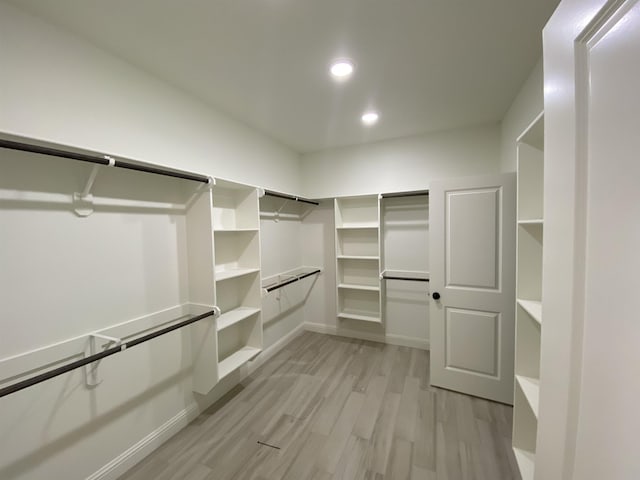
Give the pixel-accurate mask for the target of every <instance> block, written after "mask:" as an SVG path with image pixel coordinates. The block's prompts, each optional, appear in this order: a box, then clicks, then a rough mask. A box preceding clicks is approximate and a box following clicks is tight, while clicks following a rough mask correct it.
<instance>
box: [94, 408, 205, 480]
mask: <svg viewBox="0 0 640 480" xmlns="http://www.w3.org/2000/svg"><path fill="white" fill-rule="evenodd" d="M199 414H200V410H199V409H198V406H197V405H196V404H195V403H194V404H192V405H190V406H189V407H187V408H185V409H184V410H182V411H181V412H179V413H178V414H177V415H175V416H174V417H173V418H171V419H170V420H169V421H167V422H166V423H165V424H164V425H162V426H161V427H160V428H158V429H157V430H155V431H153V432H151V433H150V434H149V435H147V436H146V437H144V438H143V439H142V440H140V441H139V442H138V443H136V444H135V445H133V446H132V447H130V448H129V449H127V450H125V451H124V452H123V453H121V454H120V455H118V456H117V457H116V458H114V459H113V460H111V461H110V462H109V463H107V464H106V465H105V466H104V467H102V468H101V469H100V470H98V471H97V472H95V473H93V474H92V475H90V476H89V477H87V480H116V479H117V478H118V477H120V476H121V475H123V474H124V473H125V472H126V471H128V470H129V469H131V468H133V467H134V466H135V465H136V464H137V463H139V462H140V461H141V460H142V459H144V458H145V457H146V456H147V455H149V454H150V453H151V452H153V451H154V450H156V449H157V448H158V447H160V445H162V444H163V443H164V442H166V441H167V440H169V439H170V438H171V437H172V436H174V435H175V434H176V433H178V432H179V431H180V430H182V429H183V428H184V427H186V426H187V425H189V423H190V422H191V421H193V420H194V419H195V418H196V417H197V416H198V415H199Z"/></svg>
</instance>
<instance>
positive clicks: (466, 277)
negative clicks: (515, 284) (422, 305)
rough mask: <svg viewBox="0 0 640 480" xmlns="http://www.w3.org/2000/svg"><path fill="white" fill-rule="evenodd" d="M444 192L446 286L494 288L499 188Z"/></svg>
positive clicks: (496, 285)
mask: <svg viewBox="0 0 640 480" xmlns="http://www.w3.org/2000/svg"><path fill="white" fill-rule="evenodd" d="M446 195H447V198H446V209H447V211H446V215H445V222H446V225H445V235H446V238H445V250H446V255H447V266H446V270H445V275H446V278H447V280H446V285H447V287H467V288H482V289H487V288H488V289H492V290H495V289H497V288H498V279H499V272H498V270H499V261H498V260H499V258H500V252H499V250H500V241H499V236H498V233H499V232H498V229H497V227H498V223H499V219H498V218H497V213H498V211H499V210H498V207H499V202H500V189H497V188H489V189H484V190H460V191H453V192H447V194H446ZM470 239H473V241H469V240H470Z"/></svg>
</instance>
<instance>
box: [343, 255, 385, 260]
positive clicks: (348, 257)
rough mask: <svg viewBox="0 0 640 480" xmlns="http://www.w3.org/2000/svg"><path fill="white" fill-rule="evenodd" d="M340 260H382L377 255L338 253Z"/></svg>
mask: <svg viewBox="0 0 640 480" xmlns="http://www.w3.org/2000/svg"><path fill="white" fill-rule="evenodd" d="M337 258H338V260H380V257H379V256H377V255H338V256H337Z"/></svg>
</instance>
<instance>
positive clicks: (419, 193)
mask: <svg viewBox="0 0 640 480" xmlns="http://www.w3.org/2000/svg"><path fill="white" fill-rule="evenodd" d="M422 195H426V196H429V190H416V191H413V192H398V193H383V194H382V198H396V197H419V196H422Z"/></svg>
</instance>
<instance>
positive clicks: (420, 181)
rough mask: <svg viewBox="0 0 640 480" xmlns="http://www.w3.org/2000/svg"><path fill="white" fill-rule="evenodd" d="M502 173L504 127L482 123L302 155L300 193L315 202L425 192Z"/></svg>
mask: <svg viewBox="0 0 640 480" xmlns="http://www.w3.org/2000/svg"><path fill="white" fill-rule="evenodd" d="M499 169H500V128H499V126H498V125H483V126H478V127H471V128H466V129H461V130H450V131H446V132H438V133H431V134H425V135H419V136H414V137H407V138H401V139H397V140H388V141H384V142H378V143H373V144H368V145H362V146H355V147H346V148H338V149H333V150H326V151H322V152H319V153H313V154H307V155H303V156H302V190H303V191H304V192H305V194H306V195H307V196H308V197H311V198H329V197H334V196H347V195H361V194H369V193H381V192H395V191H407V190H421V189H424V188H427V187H428V186H429V182H430V181H431V180H433V179H438V178H445V177H457V176H466V175H482V174H490V173H498V172H499Z"/></svg>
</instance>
